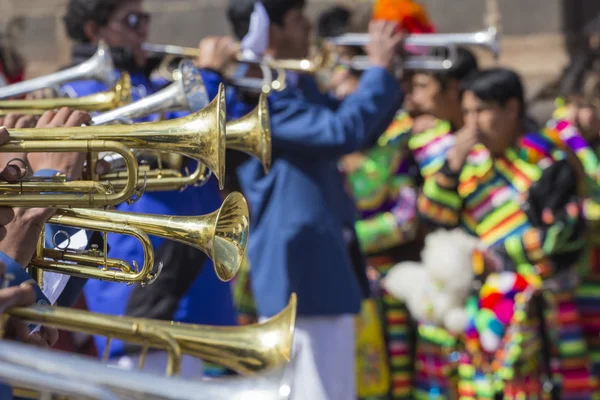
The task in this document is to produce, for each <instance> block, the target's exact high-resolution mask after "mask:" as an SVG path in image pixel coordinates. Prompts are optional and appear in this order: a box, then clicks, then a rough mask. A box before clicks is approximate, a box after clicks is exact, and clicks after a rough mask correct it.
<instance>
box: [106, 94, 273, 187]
mask: <svg viewBox="0 0 600 400" xmlns="http://www.w3.org/2000/svg"><path fill="white" fill-rule="evenodd" d="M134 104H135V103H134ZM134 104H132V105H134ZM225 130H226V135H225V143H226V145H225V146H226V148H227V149H232V150H237V151H241V152H243V153H246V154H248V155H250V156H252V157H255V158H257V159H258V160H260V162H261V163H262V165H263V168H264V170H265V173H268V172H269V169H270V168H271V122H270V118H269V105H268V101H267V97H266V96H265V95H264V94H261V95H260V97H259V101H258V105H257V106H256V107H255V108H254V110H253V111H251V112H250V113H248V114H247V115H246V116H244V117H242V118H240V119H237V120H234V121H230V122H227V124H226V127H225ZM110 164H111V166H112V169H113V170H119V169H120V167H121V157H119V156H116V157H115V156H111V157H110ZM205 171H206V168H205V167H204V166H203V165H200V164H199V165H198V168H196V170H195V171H194V172H193V173H192V174H190V175H187V176H184V175H183V174H182V173H181V172H180V171H178V170H174V169H173V170H171V169H169V170H164V169H158V170H151V171H149V172H147V173H146V174H145V176H144V177H140V178H139V179H140V185H141V184H143V185H144V186H145V188H146V190H147V191H170V190H182V189H185V188H186V187H188V186H193V185H196V184H199V183H200V184H201V183H202V182H205V181H206V180H208V177H209V176H210V175H208V176H207V175H206V173H205ZM101 179H102V180H105V181H109V182H110V183H111V185H112V187H114V188H118V189H120V188H122V187H124V185H125V184H126V183H127V180H126V179H124V176H123V172H121V171H117V172H113V173H110V174H106V175H103V176H102V177H101Z"/></svg>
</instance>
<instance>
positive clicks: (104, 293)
mask: <svg viewBox="0 0 600 400" xmlns="http://www.w3.org/2000/svg"><path fill="white" fill-rule="evenodd" d="M202 75H203V79H204V81H205V84H206V86H207V90H208V93H209V96H210V97H211V98H213V97H214V96H216V93H217V87H218V83H220V82H221V78H220V76H218V75H217V74H214V73H212V72H204V71H203V73H202ZM131 79H132V85H133V87H134V89H133V97H134V101H135V100H137V99H138V98H141V97H143V96H147V95H150V94H152V93H154V92H156V91H157V90H159V89H160V88H162V85H158V84H156V83H155V82H151V81H150V80H148V79H147V78H146V77H145V76H143V75H137V74H134V75H132V76H131ZM64 90H65V92H66V93H67V94H72V95H76V96H84V95H88V94H92V93H96V92H100V91H104V90H107V87H106V86H105V85H104V84H102V83H99V82H95V81H80V82H74V83H70V84H68V85H67V86H65V88H64ZM183 115H184V114H182V113H179V115H168V116H167V117H168V118H174V117H178V116H183ZM152 119H153V118H152V117H149V118H146V119H144V120H143V121H148V120H152ZM140 122H141V121H140ZM194 167H195V163H194V164H193V165H191V170H193V168H194ZM220 205H221V199H220V196H219V192H218V186H217V184H216V181H215V180H214V179H213V180H211V181H210V182H209V183H208V184H207V185H206V186H204V187H200V188H188V189H187V190H185V191H184V192H154V193H153V192H147V193H145V194H144V195H143V196H142V198H141V199H140V200H139V201H137V202H136V203H134V204H133V205H131V206H128V205H125V204H123V205H120V206H119V207H117V209H118V210H121V211H128V212H139V213H149V214H167V215H201V214H207V213H209V212H212V211H214V210H216V209H218V208H219V207H220ZM108 238H109V240H108V245H109V246H110V251H109V257H114V258H119V259H122V260H126V261H127V262H131V261H132V260H136V261H137V262H138V263H140V264H141V262H142V261H143V253H142V246H141V245H140V244H139V242H138V241H137V240H136V239H134V238H133V237H131V236H125V235H116V234H115V235H113V234H110V235H109V237H108ZM151 240H152V244H153V246H154V247H155V248H157V247H158V246H160V244H161V243H162V242H163V240H164V239H161V238H157V237H151ZM157 261H160V260H157ZM164 267H165V268H169V266H168V265H165V266H164ZM131 290H132V287H130V286H127V285H125V284H119V283H111V282H101V281H98V280H89V281H88V282H87V284H86V286H85V289H84V291H85V294H86V300H87V304H88V308H89V309H90V311H93V312H101V313H106V314H113V315H122V314H124V312H125V309H126V306H127V301H128V297H129V295H130V293H131ZM175 317H176V320H178V321H182V322H190V323H202V324H213V325H234V324H236V314H235V309H234V306H233V300H232V296H231V291H230V286H229V284H228V283H224V282H221V281H220V280H219V279H218V278H217V276H216V274H215V272H214V269H213V266H212V262H211V261H210V260H208V261H207V263H206V265H205V266H204V268H203V270H202V272H201V273H200V275H199V276H198V277H197V279H196V280H195V282H194V283H193V284H192V286H191V287H190V289H189V290H188V292H187V294H186V295H185V296H184V297H183V298H182V299H181V301H180V303H179V306H178V310H177V311H176V314H175ZM95 341H96V345H97V347H98V352H99V354H102V353H103V352H104V346H105V344H106V338H105V337H95ZM122 353H123V343H122V342H119V341H113V343H112V346H111V357H116V356H119V355H121V354H122Z"/></svg>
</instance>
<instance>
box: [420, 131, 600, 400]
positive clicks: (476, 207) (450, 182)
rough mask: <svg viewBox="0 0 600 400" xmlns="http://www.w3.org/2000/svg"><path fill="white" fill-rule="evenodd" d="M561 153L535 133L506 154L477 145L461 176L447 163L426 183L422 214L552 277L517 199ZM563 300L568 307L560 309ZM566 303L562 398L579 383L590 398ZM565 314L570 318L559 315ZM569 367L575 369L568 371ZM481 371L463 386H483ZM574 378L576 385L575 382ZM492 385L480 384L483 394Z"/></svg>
mask: <svg viewBox="0 0 600 400" xmlns="http://www.w3.org/2000/svg"><path fill="white" fill-rule="evenodd" d="M559 156H560V153H558V152H557V151H556V146H555V145H554V144H553V143H552V141H551V140H549V139H548V138H547V137H546V136H544V135H540V134H537V133H535V134H527V135H525V136H524V137H523V138H522V139H521V140H520V141H519V143H518V145H517V146H516V148H515V149H509V150H507V151H506V152H505V154H504V156H503V157H498V158H495V159H493V158H492V157H491V156H490V154H489V152H488V151H487V149H485V148H484V147H483V146H481V145H478V146H476V147H475V148H474V149H473V151H472V152H471V153H470V154H469V156H468V158H467V161H466V163H465V166H464V168H463V170H462V171H461V173H460V174H459V175H458V176H454V175H452V174H451V173H450V171H449V169H448V168H446V167H443V168H442V169H441V170H440V171H439V173H438V174H436V175H435V176H432V177H431V178H430V179H427V180H426V181H425V184H424V187H423V194H422V196H420V198H419V202H418V204H419V212H420V213H421V215H422V216H423V217H424V218H425V219H428V220H430V221H432V222H434V223H437V224H438V225H440V224H442V225H445V226H447V227H456V226H459V225H462V226H463V227H464V228H465V229H466V230H467V231H469V232H471V233H473V234H475V235H477V236H478V237H479V238H481V240H482V242H483V243H484V244H486V245H487V246H502V247H503V248H504V249H505V250H506V253H507V254H508V255H509V256H510V257H511V258H512V259H513V261H514V263H515V265H516V266H517V272H519V273H521V274H523V275H526V276H527V275H531V274H537V272H536V269H535V268H534V267H533V266H534V265H535V266H536V268H539V273H540V275H542V277H550V274H551V272H552V270H551V269H550V268H548V267H547V263H546V261H545V253H544V251H543V250H542V249H543V247H542V246H543V244H542V241H541V239H540V236H539V234H538V233H537V230H536V229H533V228H532V227H531V225H530V224H529V222H528V219H527V216H526V214H525V212H524V211H523V210H521V207H520V201H519V199H523V198H524V196H525V195H526V194H527V192H528V190H529V188H530V187H531V185H532V184H533V183H534V182H536V181H537V180H538V179H539V178H540V177H541V175H542V172H543V169H544V168H546V167H547V166H549V165H550V164H551V163H552V162H553V160H554V159H556V158H557V157H559ZM560 157H564V155H561V156H560ZM544 275H545V276H544ZM571 294H572V289H571ZM563 304H564V305H565V306H564V307H562V310H561V307H560V306H561V305H563ZM568 304H572V303H568V302H565V301H563V300H562V298H559V299H558V305H559V306H558V307H557V310H561V312H560V313H558V315H557V318H556V319H557V321H558V322H557V323H558V325H557V329H558V330H559V334H560V342H559V343H560V346H559V350H560V351H559V353H558V354H559V357H558V359H559V363H560V365H561V367H560V368H559V369H560V371H559V372H560V375H561V379H562V381H563V382H562V383H563V393H562V394H563V396H562V397H561V398H564V399H567V398H577V397H567V395H570V393H569V391H568V389H569V388H571V387H579V386H577V384H579V385H581V387H585V389H586V390H587V393H588V396H589V395H590V388H591V384H592V383H591V382H592V380H591V376H590V373H589V370H588V364H587V362H588V360H587V359H586V357H583V358H579V359H577V358H576V357H575V361H573V355H574V354H579V352H580V351H581V350H582V349H586V343H585V341H584V340H583V331H582V329H581V324H580V323H581V320H580V319H579V318H578V317H577V318H575V314H577V312H576V310H573V309H569V312H568V313H567V314H565V312H567V311H566V308H567V305H568ZM573 313H575V314H573ZM567 315H568V316H569V318H570V319H561V318H562V317H564V316H567ZM571 350H572V351H571ZM567 365H569V366H572V367H573V370H570V369H567V368H566V366H567ZM464 368H466V367H464ZM572 371H573V372H572ZM478 373H479V372H478V371H475V372H474V374H475V375H473V376H472V377H471V378H472V379H473V382H474V383H472V387H469V388H467V389H465V390H466V392H469V390H471V389H473V388H474V386H477V385H483V384H482V383H477V382H479V380H481V379H482V378H481V377H479V375H477V374H478ZM571 380H573V381H574V382H576V384H572V381H571ZM513 383H514V381H513ZM571 385H572V386H571ZM467 386H468V385H467ZM488 389H489V388H486V387H485V385H484V386H482V391H483V393H484V398H485V396H486V394H485V393H487V391H488ZM512 390H516V389H515V388H513V389H512ZM465 398H469V396H468V395H466V397H465ZM587 398H589V397H587Z"/></svg>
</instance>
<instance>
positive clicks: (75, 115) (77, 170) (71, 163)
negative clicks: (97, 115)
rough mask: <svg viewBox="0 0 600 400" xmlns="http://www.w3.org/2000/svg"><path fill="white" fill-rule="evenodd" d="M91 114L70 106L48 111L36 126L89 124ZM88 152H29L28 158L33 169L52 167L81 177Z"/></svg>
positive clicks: (75, 177) (71, 177)
mask: <svg viewBox="0 0 600 400" xmlns="http://www.w3.org/2000/svg"><path fill="white" fill-rule="evenodd" d="M91 120H92V117H91V116H90V114H88V113H86V112H84V111H77V110H73V109H70V108H62V109H61V110H60V111H58V112H56V111H46V112H45V113H44V115H42V117H41V118H40V119H39V121H38V123H37V125H36V128H60V127H80V126H81V125H84V124H89V123H90V122H91ZM85 159H86V153H29V154H27V160H28V161H29V165H31V169H32V170H33V171H39V170H42V169H52V170H55V171H59V172H61V173H63V174H66V175H67V176H68V177H69V178H70V179H73V180H75V179H79V178H80V177H81V174H82V172H83V164H84V163H85Z"/></svg>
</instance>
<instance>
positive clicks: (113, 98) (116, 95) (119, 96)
mask: <svg viewBox="0 0 600 400" xmlns="http://www.w3.org/2000/svg"><path fill="white" fill-rule="evenodd" d="M129 103H131V78H130V77H129V74H128V73H126V72H125V73H123V74H122V75H121V78H120V79H119V81H118V82H117V83H116V84H115V85H114V86H113V88H112V89H111V90H109V91H107V92H102V93H97V94H93V95H89V96H83V97H78V98H57V99H41V100H0V115H6V114H8V113H18V114H29V115H41V114H43V113H44V112H45V111H46V110H53V109H57V108H61V107H70V108H74V109H77V110H83V111H108V110H112V109H113V108H117V107H123V106H124V105H126V104H129Z"/></svg>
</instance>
